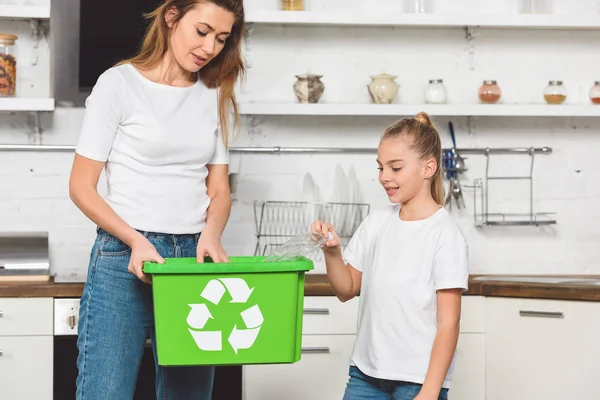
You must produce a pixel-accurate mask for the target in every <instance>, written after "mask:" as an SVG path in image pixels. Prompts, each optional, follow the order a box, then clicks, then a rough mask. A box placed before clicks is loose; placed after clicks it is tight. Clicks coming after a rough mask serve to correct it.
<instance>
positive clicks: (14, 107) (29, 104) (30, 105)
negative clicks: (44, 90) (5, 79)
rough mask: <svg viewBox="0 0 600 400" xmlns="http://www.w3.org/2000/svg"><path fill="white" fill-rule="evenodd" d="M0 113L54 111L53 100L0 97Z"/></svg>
mask: <svg viewBox="0 0 600 400" xmlns="http://www.w3.org/2000/svg"><path fill="white" fill-rule="evenodd" d="M0 111H54V99H52V98H26V97H0Z"/></svg>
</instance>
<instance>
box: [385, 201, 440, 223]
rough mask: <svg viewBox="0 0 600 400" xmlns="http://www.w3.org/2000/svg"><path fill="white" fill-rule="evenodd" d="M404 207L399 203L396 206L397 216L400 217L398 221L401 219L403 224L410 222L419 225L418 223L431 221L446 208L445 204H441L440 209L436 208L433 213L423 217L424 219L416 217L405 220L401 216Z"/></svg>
mask: <svg viewBox="0 0 600 400" xmlns="http://www.w3.org/2000/svg"><path fill="white" fill-rule="evenodd" d="M401 209H402V206H400V205H399V204H398V205H397V206H396V211H397V212H396V217H397V218H398V221H400V223H402V224H409V225H418V224H423V223H426V222H428V221H431V220H432V219H433V218H436V217H437V216H438V215H440V214H442V213H443V210H445V208H444V207H443V206H440V208H439V209H438V210H436V211H435V212H434V213H433V214H431V215H430V216H428V217H425V218H422V219H415V220H408V221H407V220H405V219H402V218H401V217H400V210H401Z"/></svg>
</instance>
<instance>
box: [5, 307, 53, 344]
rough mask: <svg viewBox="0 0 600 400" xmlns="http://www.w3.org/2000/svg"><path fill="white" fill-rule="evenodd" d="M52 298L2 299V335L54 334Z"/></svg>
mask: <svg viewBox="0 0 600 400" xmlns="http://www.w3.org/2000/svg"><path fill="white" fill-rule="evenodd" d="M53 306H54V302H53V299H52V298H3V299H0V336H29V335H31V336H35V335H52V331H53V325H54V324H53V308H54V307H53Z"/></svg>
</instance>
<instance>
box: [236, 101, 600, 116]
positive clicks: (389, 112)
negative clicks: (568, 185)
mask: <svg viewBox="0 0 600 400" xmlns="http://www.w3.org/2000/svg"><path fill="white" fill-rule="evenodd" d="M420 111H425V112H427V113H428V114H430V115H433V116H449V117H460V116H470V117H475V116H506V117H521V116H523V117H600V105H593V104H590V105H568V104H561V105H548V104H440V105H433V104H326V103H317V104H299V103H242V104H240V113H241V114H243V115H340V116H341V115H347V116H369V115H371V116H410V115H415V114H416V113H418V112H420Z"/></svg>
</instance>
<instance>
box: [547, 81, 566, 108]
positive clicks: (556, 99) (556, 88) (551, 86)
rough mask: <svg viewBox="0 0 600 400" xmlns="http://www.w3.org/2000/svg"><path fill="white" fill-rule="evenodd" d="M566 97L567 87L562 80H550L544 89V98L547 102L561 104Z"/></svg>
mask: <svg viewBox="0 0 600 400" xmlns="http://www.w3.org/2000/svg"><path fill="white" fill-rule="evenodd" d="M566 99H567V89H565V87H564V86H563V83H562V81H550V82H548V85H547V86H546V88H545V89H544V100H546V103H548V104H562V103H563V102H564V101H565V100H566Z"/></svg>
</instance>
